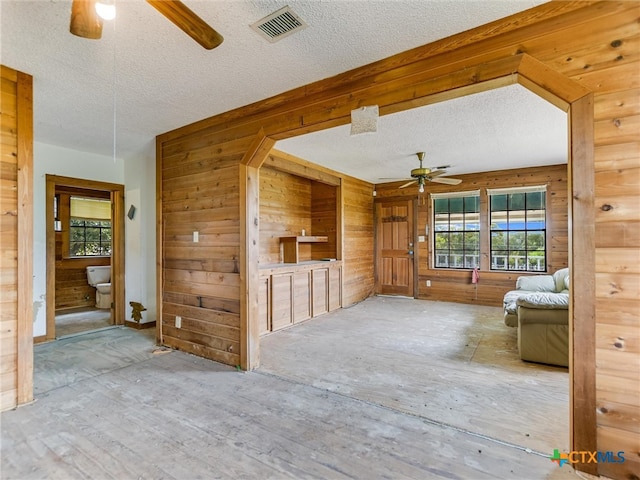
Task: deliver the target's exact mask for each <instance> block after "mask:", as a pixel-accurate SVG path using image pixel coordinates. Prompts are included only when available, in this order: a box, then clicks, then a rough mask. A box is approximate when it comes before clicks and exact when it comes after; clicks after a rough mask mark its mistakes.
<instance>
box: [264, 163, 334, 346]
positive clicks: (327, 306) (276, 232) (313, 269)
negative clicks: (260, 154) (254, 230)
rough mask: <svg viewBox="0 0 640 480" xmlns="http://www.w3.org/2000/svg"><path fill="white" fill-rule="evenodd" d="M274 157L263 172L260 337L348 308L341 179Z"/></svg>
mask: <svg viewBox="0 0 640 480" xmlns="http://www.w3.org/2000/svg"><path fill="white" fill-rule="evenodd" d="M300 165H301V164H300V163H297V162H296V161H294V160H293V159H292V158H291V157H288V158H284V157H282V156H281V155H280V154H277V155H276V154H272V155H270V156H269V161H268V165H266V166H263V167H262V168H261V169H260V260H259V261H260V291H259V295H260V301H259V310H260V313H259V315H260V333H261V334H265V333H268V332H273V331H276V330H280V329H282V328H286V327H289V326H291V325H294V324H296V323H299V322H303V321H305V320H308V319H310V318H314V317H317V316H319V315H322V314H325V313H327V312H330V311H333V310H336V309H338V308H340V307H341V306H342V268H343V265H342V261H341V260H340V257H341V252H340V251H339V248H338V245H339V241H338V231H339V225H340V208H339V204H340V202H339V198H340V182H341V181H340V179H339V178H338V177H335V176H334V175H330V174H328V173H326V172H325V173H323V172H320V171H318V170H316V169H315V168H311V167H310V166H309V167H306V166H305V167H304V168H301V166H300Z"/></svg>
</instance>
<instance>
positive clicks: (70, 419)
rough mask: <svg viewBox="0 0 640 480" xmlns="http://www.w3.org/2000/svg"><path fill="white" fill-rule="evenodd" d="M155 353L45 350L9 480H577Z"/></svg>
mask: <svg viewBox="0 0 640 480" xmlns="http://www.w3.org/2000/svg"><path fill="white" fill-rule="evenodd" d="M374 301H375V300H374ZM366 304H367V302H365V303H364V304H362V306H366ZM354 308H355V307H354ZM352 311H353V310H352V309H349V310H345V311H344V312H342V313H345V314H349V315H351V313H352ZM334 320H335V316H334V315H332V316H326V317H323V318H321V319H318V320H317V321H313V322H310V323H308V324H306V325H302V326H300V327H298V328H297V329H295V330H298V331H299V332H302V331H303V330H305V329H308V328H310V327H314V324H315V323H319V322H325V321H326V322H330V321H334ZM314 328H315V327H314ZM293 332H294V330H290V331H288V332H286V334H287V335H288V334H292V333H293ZM283 333H284V332H283ZM278 336H282V337H284V336H285V335H282V334H280V335H274V336H272V337H270V338H269V339H268V340H267V339H265V343H268V342H272V341H273V340H275V339H277V337H278ZM351 340H352V342H353V343H355V344H357V343H358V342H359V337H356V338H352V339H351ZM329 345H331V344H329ZM154 349H155V346H154V345H153V337H152V335H150V332H148V331H144V330H141V331H136V330H132V329H126V328H118V329H112V330H106V331H102V332H98V333H94V334H88V335H83V336H80V337H73V338H69V339H65V340H60V341H58V342H52V343H50V344H43V345H38V346H36V354H37V357H36V370H37V375H36V378H35V382H36V384H38V383H42V381H43V379H44V378H47V377H55V378H57V381H56V380H52V379H51V378H50V379H49V381H50V383H49V384H48V386H46V387H43V388H41V389H40V390H39V393H38V394H37V400H36V402H35V403H33V404H31V405H28V406H24V407H22V408H19V409H17V410H14V411H9V412H4V413H2V417H1V420H2V422H1V448H2V455H1V462H2V463H1V467H2V478H3V479H5V478H6V479H39V478H48V479H49V478H64V479H73V478H82V479H86V478H92V479H99V478H117V479H129V478H131V479H146V478H165V479H171V478H175V479H192V478H207V479H209V478H223V479H226V478H233V479H236V478H246V479H253V478H256V479H258V478H259V479H270V478H272V479H283V478H296V479H297V478H318V479H342V478H357V479H360V478H362V479H376V478H393V479H410V478H411V479H425V478H427V479H429V478H433V479H438V478H447V479H452V478H458V479H484V478H486V479H495V478H505V479H511V478H518V479H529V478H530V479H543V478H551V479H557V480H560V479H570V478H573V479H576V478H577V476H576V475H575V474H574V473H573V472H572V470H570V469H569V468H567V467H563V468H559V467H557V465H556V464H554V463H552V462H551V461H550V460H549V459H548V458H546V457H544V456H541V455H536V454H535V453H527V452H526V451H524V450H522V449H519V448H514V447H513V446H509V445H506V444H503V443H500V442H495V441H493V440H491V439H488V438H483V437H482V436H478V435H475V434H473V433H471V432H465V431H463V430H462V429H458V428H452V427H450V426H447V425H443V424H440V423H437V422H433V421H431V420H429V419H427V418H422V417H421V416H419V415H415V414H410V413H407V412H404V411H402V410H401V409H396V408H391V407H388V406H386V405H384V404H382V403H376V402H372V401H367V400H362V399H359V398H356V397H354V396H353V395H347V394H344V393H342V392H334V391H331V389H327V388H325V387H326V386H324V385H323V386H317V385H313V384H310V383H305V382H302V381H297V380H292V379H287V378H284V377H283V376H282V375H280V374H278V373H274V372H273V370H270V371H267V370H266V369H265V370H261V371H257V372H250V373H243V372H238V371H235V370H234V369H233V368H230V367H227V366H223V365H220V364H217V363H215V362H211V361H207V360H204V359H201V358H198V357H194V356H191V355H188V354H184V353H182V352H176V351H173V352H170V353H164V354H154V353H153V351H154ZM272 349H273V347H272ZM63 352H65V354H62V353H63ZM271 353H273V350H271ZM271 353H270V354H271ZM308 353H312V352H310V351H309V352H307V353H305V352H304V351H303V352H300V353H299V355H298V356H297V357H298V358H299V359H301V358H304V357H305V355H306V354H308ZM338 354H339V352H334V354H333V355H332V358H331V361H330V362H329V364H327V368H328V369H333V368H334V367H335V366H338V365H339V359H338V358H337V357H338V356H339V355H338ZM45 360H46V361H47V362H48V363H47V364H45V363H43V362H45ZM305 361H306V360H305ZM318 361H322V360H321V359H319V360H318ZM47 369H51V371H50V372H49V373H47ZM61 372H66V374H65V375H62V374H61Z"/></svg>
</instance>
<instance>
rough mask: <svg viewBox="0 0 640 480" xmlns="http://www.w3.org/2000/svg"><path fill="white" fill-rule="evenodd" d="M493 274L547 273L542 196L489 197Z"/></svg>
mask: <svg viewBox="0 0 640 480" xmlns="http://www.w3.org/2000/svg"><path fill="white" fill-rule="evenodd" d="M489 200H490V205H491V207H490V219H489V222H490V225H491V234H490V244H491V247H490V248H491V269H492V270H522V271H534V272H535V271H541V272H542V271H546V270H547V264H546V205H545V192H544V191H537V192H517V193H507V194H498V195H489Z"/></svg>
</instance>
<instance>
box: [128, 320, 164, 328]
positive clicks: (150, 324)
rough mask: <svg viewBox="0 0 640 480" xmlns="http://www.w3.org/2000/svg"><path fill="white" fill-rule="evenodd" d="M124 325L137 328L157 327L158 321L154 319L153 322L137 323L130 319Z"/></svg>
mask: <svg viewBox="0 0 640 480" xmlns="http://www.w3.org/2000/svg"><path fill="white" fill-rule="evenodd" d="M124 326H125V327H129V328H135V329H136V330H142V329H143V328H152V327H155V326H156V321H155V320H154V321H153V322H145V323H137V322H132V321H130V320H125V321H124Z"/></svg>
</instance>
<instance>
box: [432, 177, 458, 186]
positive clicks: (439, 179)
mask: <svg viewBox="0 0 640 480" xmlns="http://www.w3.org/2000/svg"><path fill="white" fill-rule="evenodd" d="M429 181H430V182H433V183H444V184H446V185H458V184H459V183H462V180H460V179H459V178H449V177H436V178H431V177H429Z"/></svg>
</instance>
